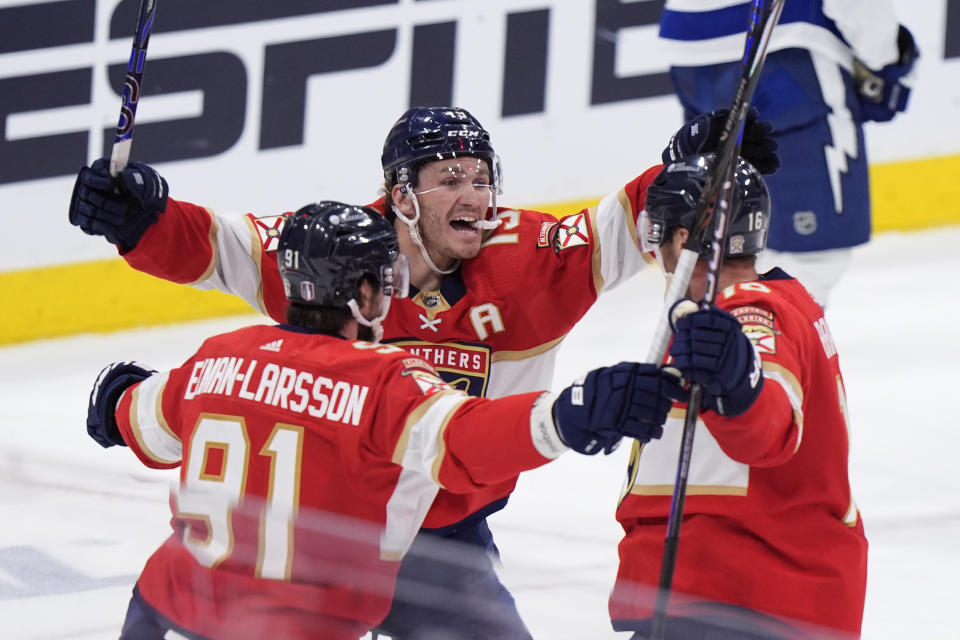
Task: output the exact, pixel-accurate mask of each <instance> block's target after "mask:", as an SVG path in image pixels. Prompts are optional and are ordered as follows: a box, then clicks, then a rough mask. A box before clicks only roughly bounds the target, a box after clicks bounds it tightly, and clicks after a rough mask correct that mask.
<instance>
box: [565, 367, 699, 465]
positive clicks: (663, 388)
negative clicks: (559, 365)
mask: <svg viewBox="0 0 960 640" xmlns="http://www.w3.org/2000/svg"><path fill="white" fill-rule="evenodd" d="M686 397H687V393H686V391H684V390H683V387H682V386H681V385H680V381H679V379H678V378H677V377H676V376H674V375H671V374H669V373H667V372H665V371H664V370H662V369H661V368H660V367H657V366H655V365H652V364H638V363H635V362H621V363H620V364H617V365H614V366H612V367H603V368H600V369H594V370H593V371H591V372H590V373H588V374H587V375H586V377H584V378H582V379H581V380H578V381H577V382H575V383H573V384H572V385H570V386H569V387H567V388H566V389H564V390H563V391H562V392H561V393H560V395H559V397H558V398H557V400H556V401H555V402H554V403H553V422H554V424H555V425H556V427H557V433H558V434H559V435H560V439H561V440H563V443H564V444H565V445H567V446H568V447H570V448H571V449H574V450H575V451H579V452H580V453H584V454H587V455H593V454H595V453H597V452H598V451H600V450H601V449H603V450H605V451H606V452H607V453H610V452H612V451H613V450H614V449H616V447H617V445H618V444H619V443H620V438H622V437H623V436H629V437H631V438H636V439H637V440H639V441H641V442H649V441H650V440H653V439H655V438H659V437H660V436H661V435H663V423H664V422H665V421H666V419H667V414H668V413H669V412H670V407H671V406H672V405H673V401H674V400H684V399H686Z"/></svg>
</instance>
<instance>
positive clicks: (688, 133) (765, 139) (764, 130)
mask: <svg viewBox="0 0 960 640" xmlns="http://www.w3.org/2000/svg"><path fill="white" fill-rule="evenodd" d="M729 112H730V110H729V109H717V110H716V111H711V112H709V113H703V114H700V115H699V116H697V117H696V118H694V119H693V120H691V121H690V122H688V123H686V124H685V125H683V126H682V127H680V129H679V130H678V131H677V132H676V133H675V134H673V137H672V138H670V142H669V144H667V148H666V149H664V150H663V153H662V154H661V158H662V159H663V163H664V164H670V163H671V162H676V161H677V160H679V159H680V158H685V157H687V156H693V155H700V154H704V153H716V152H718V151H719V146H720V134H721V133H722V132H723V123H724V122H726V120H727V114H728V113H729ZM759 117H760V112H759V111H757V109H756V107H750V109H749V110H748V111H747V119H746V121H745V122H744V125H743V140H742V141H741V143H740V156H741V157H742V158H743V159H744V160H746V161H747V162H749V163H750V164H752V165H753V166H754V167H756V169H757V171H759V172H760V173H762V174H763V175H768V174H771V173H773V172H774V171H776V170H777V169H779V168H780V156H778V155H777V141H776V140H774V139H773V125H772V124H771V123H769V122H767V121H759V120H757V118H759Z"/></svg>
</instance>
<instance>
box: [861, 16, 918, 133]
mask: <svg viewBox="0 0 960 640" xmlns="http://www.w3.org/2000/svg"><path fill="white" fill-rule="evenodd" d="M897 47H898V48H899V50H900V56H899V57H898V58H897V61H896V62H894V63H891V64H888V65H887V66H885V67H883V68H882V69H880V70H879V71H873V70H871V69H867V68H866V67H864V66H863V65H862V64H860V63H859V62H857V63H856V64H855V66H854V82H855V84H856V87H857V98H858V99H859V102H860V113H861V118H862V120H863V121H868V120H873V121H875V122H886V121H888V120H891V119H893V117H894V116H895V115H897V114H898V113H900V112H901V111H906V109H907V100H908V99H909V97H910V84H911V83H910V81H909V79H908V78H909V76H910V72H911V71H913V66H914V64H916V62H917V58H919V57H920V50H919V49H917V44H916V42H914V39H913V35H912V34H911V33H910V31H909V30H908V29H907V28H906V27H905V26H903V25H900V29H899V31H898V33H897Z"/></svg>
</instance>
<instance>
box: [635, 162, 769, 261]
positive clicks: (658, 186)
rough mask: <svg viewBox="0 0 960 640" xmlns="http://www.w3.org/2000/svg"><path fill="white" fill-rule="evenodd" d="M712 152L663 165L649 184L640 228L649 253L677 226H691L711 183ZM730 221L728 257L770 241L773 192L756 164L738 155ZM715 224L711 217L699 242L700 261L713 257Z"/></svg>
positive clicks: (749, 253) (749, 252)
mask: <svg viewBox="0 0 960 640" xmlns="http://www.w3.org/2000/svg"><path fill="white" fill-rule="evenodd" d="M714 160H715V156H714V154H712V153H711V154H706V155H695V156H688V157H686V158H681V159H680V160H677V161H676V162H674V163H672V164H669V165H667V166H665V167H664V168H663V169H662V170H661V171H660V173H659V174H658V175H657V177H656V178H655V179H654V181H653V183H652V184H651V185H650V187H649V188H647V202H646V207H645V208H644V211H643V214H642V215H641V217H640V220H641V221H640V225H639V229H638V232H639V234H640V241H641V245H642V247H643V249H644V250H645V251H652V250H654V249H656V248H658V247H660V246H662V245H663V244H664V243H665V242H666V241H667V239H669V238H670V237H672V235H673V231H674V230H675V229H677V228H679V227H682V228H684V229H688V230H690V229H692V228H693V225H694V216H695V214H696V208H697V202H698V201H699V200H700V194H701V193H702V192H703V188H704V187H705V186H706V184H707V177H708V175H709V174H710V170H711V167H712V166H713V163H714ZM735 177H736V185H735V186H734V189H733V199H732V202H731V205H730V219H729V221H728V223H727V242H726V246H725V247H724V255H725V256H728V257H734V256H755V255H758V254H759V253H760V252H762V251H763V248H764V246H766V243H767V230H768V229H769V226H770V192H769V191H768V190H767V185H766V183H765V182H764V180H763V176H761V175H760V172H759V171H757V170H756V169H755V168H754V167H753V165H751V164H750V163H749V162H747V161H746V160H744V159H742V158H741V159H740V161H739V162H738V164H737V168H736V171H735ZM716 225H717V216H715V215H714V216H712V217H711V220H710V224H708V225H707V228H706V229H704V231H703V235H702V238H701V241H700V251H699V254H700V259H706V258H709V257H710V255H711V249H710V244H711V240H712V238H713V234H714V231H715V229H716Z"/></svg>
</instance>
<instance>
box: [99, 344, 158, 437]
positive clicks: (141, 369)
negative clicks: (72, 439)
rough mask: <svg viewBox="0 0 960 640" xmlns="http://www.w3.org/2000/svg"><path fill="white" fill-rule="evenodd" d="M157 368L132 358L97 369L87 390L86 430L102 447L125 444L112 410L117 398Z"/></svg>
mask: <svg viewBox="0 0 960 640" xmlns="http://www.w3.org/2000/svg"><path fill="white" fill-rule="evenodd" d="M155 373H156V371H155V370H154V369H151V368H150V367H147V366H144V365H142V364H141V363H139V362H134V361H132V360H130V361H127V362H114V363H113V364H110V365H107V366H106V367H104V368H103V370H102V371H100V375H99V376H97V381H96V382H94V383H93V389H92V390H91V391H90V403H89V405H88V406H87V433H88V434H89V435H90V437H91V438H93V439H94V440H96V441H97V443H98V444H99V445H100V446H101V447H104V448H107V447H112V446H113V445H115V444H118V445H120V446H124V447H125V446H127V443H126V442H124V441H123V437H122V436H121V435H120V429H119V428H118V427H117V419H116V417H115V416H114V413H115V412H116V410H117V401H118V400H119V399H120V396H121V395H122V394H123V392H124V391H126V390H127V388H128V387H131V386H133V385H135V384H137V383H138V382H141V381H143V380H146V379H147V378H149V377H150V376H152V375H153V374H155Z"/></svg>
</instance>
